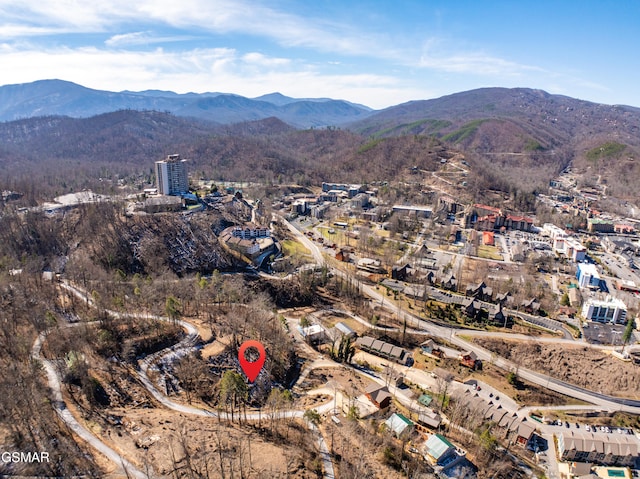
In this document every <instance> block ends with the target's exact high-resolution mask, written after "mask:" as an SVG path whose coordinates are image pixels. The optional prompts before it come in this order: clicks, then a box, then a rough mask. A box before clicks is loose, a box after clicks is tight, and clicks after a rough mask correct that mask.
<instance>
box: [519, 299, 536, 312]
mask: <svg viewBox="0 0 640 479" xmlns="http://www.w3.org/2000/svg"><path fill="white" fill-rule="evenodd" d="M520 306H521V307H522V309H523V310H524V312H525V313H529V314H537V313H538V312H539V311H540V302H538V300H537V299H536V298H531V299H525V300H524V301H523V302H522V303H521V304H520Z"/></svg>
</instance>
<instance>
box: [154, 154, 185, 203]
mask: <svg viewBox="0 0 640 479" xmlns="http://www.w3.org/2000/svg"><path fill="white" fill-rule="evenodd" d="M156 184H157V186H158V193H159V194H161V195H181V194H183V193H187V192H188V191H189V179H188V178H187V160H183V159H182V158H180V155H169V156H167V159H166V160H161V161H156Z"/></svg>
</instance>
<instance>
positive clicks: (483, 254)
mask: <svg viewBox="0 0 640 479" xmlns="http://www.w3.org/2000/svg"><path fill="white" fill-rule="evenodd" d="M478 257H480V258H485V259H492V260H495V261H502V260H503V258H502V255H501V254H500V253H498V249H497V248H496V247H495V246H487V245H480V246H478Z"/></svg>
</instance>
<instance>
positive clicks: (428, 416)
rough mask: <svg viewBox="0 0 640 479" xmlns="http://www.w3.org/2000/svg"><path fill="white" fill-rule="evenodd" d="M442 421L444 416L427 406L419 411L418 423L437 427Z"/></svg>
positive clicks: (433, 427) (432, 427)
mask: <svg viewBox="0 0 640 479" xmlns="http://www.w3.org/2000/svg"><path fill="white" fill-rule="evenodd" d="M441 422H442V417H441V416H440V415H439V414H438V413H436V412H435V411H433V410H432V409H428V408H427V409H420V410H419V411H418V423H419V424H421V425H423V426H427V427H430V428H431V429H437V428H438V426H440V423H441Z"/></svg>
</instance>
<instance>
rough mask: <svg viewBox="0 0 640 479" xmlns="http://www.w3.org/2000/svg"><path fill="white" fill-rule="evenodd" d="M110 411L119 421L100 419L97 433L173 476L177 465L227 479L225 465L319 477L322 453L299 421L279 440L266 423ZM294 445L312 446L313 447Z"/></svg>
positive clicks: (261, 473) (244, 471)
mask: <svg viewBox="0 0 640 479" xmlns="http://www.w3.org/2000/svg"><path fill="white" fill-rule="evenodd" d="M110 413H111V414H110V417H111V418H117V419H116V420H117V422H118V423H119V425H116V424H109V423H107V422H103V421H95V422H93V425H92V429H93V431H94V433H96V434H97V435H99V436H101V437H103V438H104V439H105V441H106V442H108V443H110V444H111V445H112V446H113V447H114V448H115V449H117V450H119V451H122V452H124V453H125V454H126V455H127V456H128V457H129V458H136V462H137V463H138V465H139V467H141V468H143V469H144V468H145V465H146V464H150V465H152V467H153V470H154V471H155V472H156V473H157V474H161V475H167V476H168V475H171V474H172V471H173V470H174V469H177V470H178V471H179V472H178V476H182V477H186V476H188V475H190V474H191V473H190V472H189V468H191V469H192V470H193V471H194V473H195V475H198V473H205V471H208V474H210V475H211V477H223V476H222V470H221V468H224V474H226V475H229V474H231V475H232V476H235V475H238V477H246V478H272V477H292V475H293V476H294V477H301V478H311V477H316V476H315V474H313V472H311V471H310V470H309V469H313V463H314V460H315V456H316V453H315V451H314V447H315V443H314V441H313V440H312V439H311V438H310V436H309V433H308V431H307V430H306V429H305V428H304V426H302V425H301V424H300V423H298V422H296V421H282V423H281V424H279V425H277V428H278V432H277V437H276V438H274V437H273V435H272V431H271V429H270V428H269V427H268V426H267V425H266V424H263V425H262V427H261V428H257V427H256V426H255V425H253V426H238V425H230V424H228V423H220V422H219V421H218V420H216V419H213V418H212V419H203V418H198V419H197V420H194V418H193V417H191V416H186V415H182V414H178V413H174V412H171V411H166V410H162V409H134V410H132V409H127V410H117V409H116V410H111V411H110ZM112 422H113V421H112ZM264 422H265V423H266V422H267V419H266V418H265V421H264ZM285 422H288V424H285ZM287 436H288V438H287ZM274 439H275V441H274ZM283 443H288V444H289V445H285V444H283ZM292 444H308V445H309V446H310V448H306V447H299V446H295V447H292V446H291V445H292ZM307 449H308V450H307ZM232 471H233V472H232Z"/></svg>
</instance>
